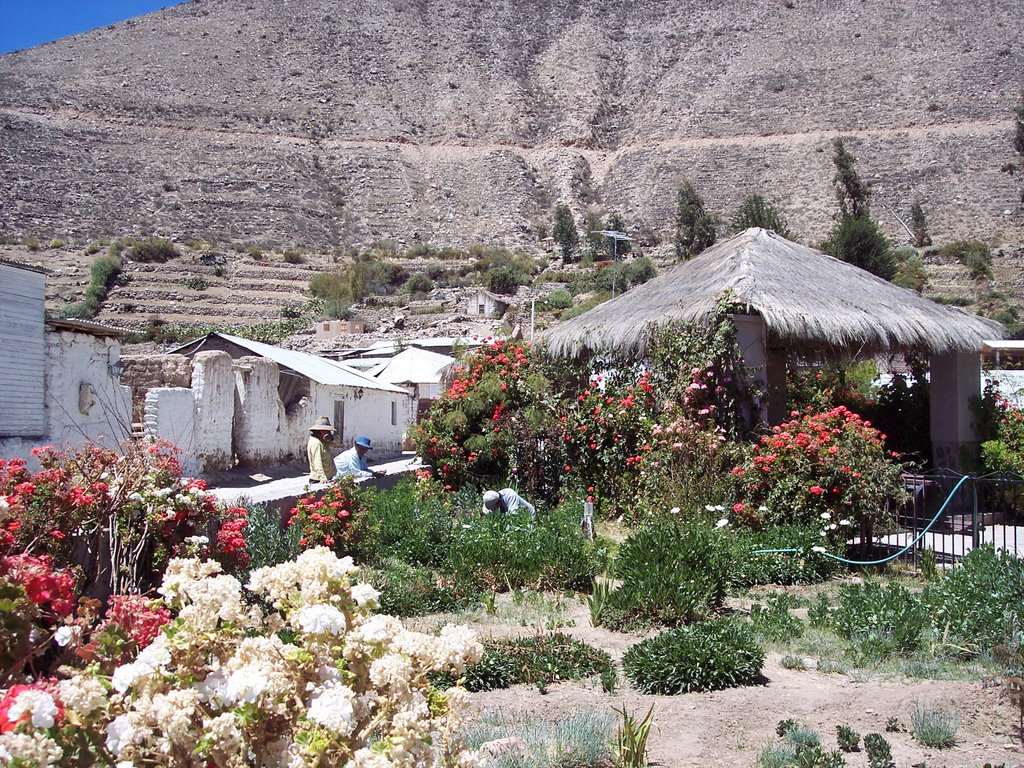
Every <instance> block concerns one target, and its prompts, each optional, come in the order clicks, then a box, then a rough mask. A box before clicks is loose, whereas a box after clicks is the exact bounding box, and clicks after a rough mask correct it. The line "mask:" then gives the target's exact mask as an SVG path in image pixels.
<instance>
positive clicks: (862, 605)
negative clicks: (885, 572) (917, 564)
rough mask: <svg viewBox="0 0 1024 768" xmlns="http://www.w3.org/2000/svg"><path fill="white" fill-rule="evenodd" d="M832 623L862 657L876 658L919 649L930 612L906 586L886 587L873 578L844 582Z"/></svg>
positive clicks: (871, 659)
mask: <svg viewBox="0 0 1024 768" xmlns="http://www.w3.org/2000/svg"><path fill="white" fill-rule="evenodd" d="M829 623H830V626H831V628H832V629H834V630H835V631H836V633H837V634H839V635H840V636H841V637H845V638H847V639H848V640H851V641H853V644H854V650H855V652H856V653H857V654H858V656H859V657H860V658H861V659H863V660H868V661H875V660H879V659H883V658H887V657H889V656H891V655H893V654H895V653H910V652H912V651H914V650H916V649H917V648H918V647H919V646H920V643H921V637H922V633H923V632H924V630H925V628H926V627H927V626H928V612H927V610H926V609H925V606H924V604H923V603H922V601H921V599H920V598H919V597H918V596H917V595H913V594H911V593H910V592H908V591H907V589H906V588H905V587H902V586H901V585H899V584H889V585H888V586H887V587H882V586H880V585H879V584H878V583H877V582H873V581H872V582H867V583H865V584H863V585H860V584H845V585H843V586H842V587H841V588H840V591H839V605H838V607H837V608H836V610H835V611H834V612H832V613H831V615H830V617H829Z"/></svg>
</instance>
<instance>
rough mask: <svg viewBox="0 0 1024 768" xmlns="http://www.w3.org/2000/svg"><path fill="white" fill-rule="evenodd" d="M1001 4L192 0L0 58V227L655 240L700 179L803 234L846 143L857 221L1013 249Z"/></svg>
mask: <svg viewBox="0 0 1024 768" xmlns="http://www.w3.org/2000/svg"><path fill="white" fill-rule="evenodd" d="M1020 22H1021V13H1020V3H1019V1H1018V0H986V2H981V3H964V2H956V1H955V0H909V2H906V1H904V0H872V2H860V1H859V0H795V2H789V1H788V0H787V1H786V2H782V0H770V1H769V2H765V1H764V0H734V1H732V2H722V3H707V2H697V1H696V0H658V1H656V2H655V1H654V0H633V1H631V2H620V1H619V0H525V1H524V2H516V3H492V2H485V1H483V0H436V1H434V0H432V2H430V3H425V2H409V1H407V0H387V1H386V2H379V1H378V0H357V1H355V2H345V3H341V2H338V0H291V1H290V2H288V3H281V2H279V1H278V0H193V2H189V3H185V4H182V5H179V6H176V7H173V8H169V9H166V10H164V11H161V12H157V13H154V14H150V15H147V16H145V17H142V18H140V19H136V20H132V21H129V22H125V23H122V24H116V25H112V26H110V27H107V28H104V29H100V30H95V31H93V32H90V33H87V34H83V35H77V36H74V37H71V38H67V39H64V40H61V41H58V42H55V43H52V44H47V45H43V46H39V47H37V48H33V49H31V50H27V51H22V52H16V53H11V54H7V55H4V56H0V236H2V237H5V238H8V239H11V240H17V241H23V240H24V239H26V238H28V237H37V238H39V239H40V240H41V241H48V240H49V239H51V238H53V237H61V238H63V239H66V240H73V241H76V242H84V241H85V240H86V239H88V238H91V237H98V236H107V237H114V236H118V235H121V234H132V235H142V236H148V235H151V234H160V235H164V236H168V237H172V238H174V239H175V240H178V241H186V240H188V239H191V238H202V239H207V240H218V241H245V240H250V241H257V242H261V243H264V244H274V243H276V244H277V245H278V246H279V247H280V248H281V249H283V248H287V247H289V246H291V245H295V244H303V245H307V246H313V247H321V246H324V247H326V246H342V247H344V248H350V247H356V246H365V245H368V244H369V243H372V242H373V241H374V240H378V239H391V240H394V241H396V242H399V243H400V244H403V243H404V244H407V245H411V244H412V243H415V242H431V243H434V244H437V245H467V244H470V243H473V242H487V243H498V244H511V243H518V244H530V243H534V244H535V243H536V238H537V236H538V234H542V233H543V231H544V229H545V227H546V226H548V225H549V224H550V218H551V213H552V209H553V207H554V206H555V204H556V203H559V202H562V203H565V204H567V205H569V206H570V207H571V209H572V210H573V211H574V213H575V214H576V215H577V217H578V220H582V216H583V213H584V212H585V211H586V209H587V208H588V207H590V206H595V207H597V208H598V209H599V210H601V211H602V212H609V211H612V210H618V211H620V212H621V213H622V214H623V216H624V217H625V223H626V225H627V227H628V228H629V229H630V230H631V231H635V232H648V233H650V234H652V235H653V236H655V237H659V238H661V239H662V240H663V241H664V240H665V239H666V238H667V237H668V235H669V233H670V230H671V227H672V221H673V216H674V205H675V198H674V194H675V190H676V189H677V187H678V185H679V184H680V183H681V182H682V181H683V180H684V179H690V180H692V181H693V182H694V183H695V184H696V185H697V187H698V189H699V190H700V191H701V192H702V194H703V195H704V197H705V199H706V202H707V205H708V207H709V209H710V210H711V211H712V212H713V213H714V214H715V215H716V216H717V217H718V218H719V219H720V220H721V221H727V220H728V218H729V216H730V215H731V213H732V212H733V211H734V210H735V208H736V207H737V205H738V204H739V202H740V201H741V200H742V199H743V198H744V197H746V196H747V195H749V194H751V193H753V192H760V193H762V194H764V195H766V196H767V197H769V198H770V199H772V200H774V201H775V202H777V203H778V204H779V205H780V206H781V207H782V209H783V211H784V213H785V214H786V216H787V218H788V220H789V222H790V225H791V226H792V227H793V228H794V230H795V231H796V232H797V233H798V234H799V235H800V237H801V238H803V239H804V240H805V241H806V242H816V241H818V240H820V238H821V236H822V235H823V234H824V232H825V231H826V230H827V228H828V227H829V225H830V223H831V218H832V215H833V213H834V211H835V202H834V197H833V194H832V190H831V186H830V183H831V178H832V175H833V168H832V165H831V160H830V148H829V144H830V141H831V139H832V138H833V137H835V136H838V135H842V136H845V137H846V138H847V144H848V148H850V149H851V150H852V151H853V152H854V154H855V155H856V156H857V158H858V164H859V168H860V171H861V173H862V175H863V177H864V178H865V180H868V181H870V182H871V183H872V185H873V189H874V194H875V199H876V200H877V201H878V208H877V209H876V215H877V216H878V217H879V218H880V220H881V222H882V224H883V226H884V227H885V228H886V230H887V231H888V232H889V234H891V235H893V236H894V237H898V236H899V232H900V227H899V224H898V223H897V221H896V219H895V218H894V217H893V216H891V215H889V214H888V213H886V212H884V210H883V208H882V205H883V204H884V205H885V206H888V207H889V208H891V209H893V210H894V211H896V212H897V213H900V214H901V215H903V216H904V217H906V215H907V213H908V211H909V208H910V205H911V204H912V202H913V201H914V200H915V199H918V200H920V201H921V203H922V205H923V207H924V210H925V211H926V213H927V215H928V219H929V222H930V226H931V230H932V235H933V237H934V238H936V240H937V241H948V240H952V239H958V238H964V239H974V238H979V239H983V240H985V241H987V242H990V243H992V244H995V245H1008V246H1011V247H1016V246H1019V245H1020V244H1021V243H1022V242H1024V237H1022V223H1024V211H1022V210H1021V206H1020V186H1021V183H1020V178H1021V177H1020V176H1019V175H1016V176H1015V175H1012V174H1010V173H1008V172H1005V171H1004V170H1003V169H1004V168H1005V167H1006V166H1007V164H1008V163H1014V162H1019V161H1020V158H1019V157H1017V155H1016V154H1015V152H1014V150H1013V142H1012V139H1013V135H1014V127H1015V124H1014V108H1015V106H1016V105H1017V104H1018V103H1019V100H1020V98H1021V90H1022V87H1024V81H1022V73H1024V38H1022V36H1021V35H1020V34H1019V30H1020Z"/></svg>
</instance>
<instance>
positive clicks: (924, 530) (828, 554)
mask: <svg viewBox="0 0 1024 768" xmlns="http://www.w3.org/2000/svg"><path fill="white" fill-rule="evenodd" d="M969 477H970V475H964V476H963V477H961V478H960V480H959V481H957V484H956V485H954V486H953V490H952V491H950V492H949V496H947V497H946V500H945V501H944V502H942V506H941V507H939V511H938V512H936V513H935V517H933V518H932V519H931V522H929V523H928V525H926V526H925V527H924V528H922V529H921V532H920V533H919V534H917V536H916V537H915V538H914V540H913V541H912V542H910V543H909V544H907V546H905V547H904V548H903V549H901V550H900V551H899V552H896V553H895V554H892V555H889V556H888V557H883V558H882V559H881V560H847V559H846V558H845V557H840V556H839V555H833V554H832V553H831V552H820V553H819V554H820V555H822V556H823V557H827V558H830V559H832V560H838V561H839V562H840V563H846V564H847V565H882V564H883V563H887V562H889V561H890V560H895V559H896V558H897V557H899V556H900V555H902V554H904V553H906V552H908V551H910V549H912V548H913V546H914V545H915V544H917V542H919V541H920V540H921V539H922V538H924V535H925V534H926V533H928V531H929V530H931V527H932V526H933V525H935V523H936V521H937V520H938V519H939V518H940V517H942V513H943V512H945V511H946V506H947V505H948V504H949V500H950V499H952V498H953V497H954V496H955V495H956V492H957V491H959V490H960V486H961V485H963V484H964V483H965V482H966V481H967V479H968V478H969ZM803 551H804V550H803V549H755V550H754V552H753V554H755V555H776V554H778V555H781V554H793V553H797V552H803Z"/></svg>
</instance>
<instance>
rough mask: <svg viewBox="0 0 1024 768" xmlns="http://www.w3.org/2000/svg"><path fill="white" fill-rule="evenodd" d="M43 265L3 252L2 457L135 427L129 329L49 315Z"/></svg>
mask: <svg viewBox="0 0 1024 768" xmlns="http://www.w3.org/2000/svg"><path fill="white" fill-rule="evenodd" d="M44 283H45V272H44V271H43V270H41V269H38V268H36V267H29V266H25V265H21V264H16V263H14V262H9V261H4V260H0V458H15V457H22V458H26V459H29V460H30V466H32V465H31V458H30V451H31V450H32V448H35V447H38V446H43V445H53V446H55V447H68V446H82V445H85V444H86V443H90V442H92V443H98V444H101V445H104V446H106V447H108V448H117V447H118V445H119V444H120V442H121V441H122V440H125V439H126V438H128V437H129V436H130V435H131V392H130V390H129V389H128V388H127V387H124V386H121V384H120V381H119V377H118V374H119V372H120V368H121V344H120V340H119V339H120V337H121V335H123V331H120V330H118V329H116V328H110V327H108V326H104V325H101V324H99V323H92V322H88V321H84V320H53V321H49V322H47V321H46V317H45V307H44V287H45V285H44Z"/></svg>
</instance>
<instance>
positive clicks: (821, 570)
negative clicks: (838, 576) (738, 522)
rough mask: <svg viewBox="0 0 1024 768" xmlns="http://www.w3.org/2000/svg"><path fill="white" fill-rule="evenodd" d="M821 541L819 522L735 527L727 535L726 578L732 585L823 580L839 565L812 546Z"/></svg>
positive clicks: (798, 582) (835, 571)
mask: <svg viewBox="0 0 1024 768" xmlns="http://www.w3.org/2000/svg"><path fill="white" fill-rule="evenodd" d="M820 542H821V526H820V525H812V526H808V525H772V526H768V527H767V528H764V529H763V530H753V529H750V528H743V527H740V528H736V529H735V530H734V531H733V532H732V535H731V537H730V539H729V549H730V552H731V553H732V563H733V564H732V568H731V570H730V572H729V582H730V584H732V586H733V587H752V586H754V585H758V584H779V585H783V584H816V583H818V582H821V581H825V580H826V579H828V578H829V577H830V576H832V575H833V574H835V573H837V572H838V571H839V569H840V568H841V567H842V566H841V564H840V563H839V562H838V561H837V560H834V559H832V558H829V557H824V556H823V555H822V554H821V553H819V552H818V551H816V550H815V549H814V547H816V546H818V545H819V544H820ZM760 550H795V551H793V552H762V551H760ZM755 553H756V554H755Z"/></svg>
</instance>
